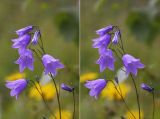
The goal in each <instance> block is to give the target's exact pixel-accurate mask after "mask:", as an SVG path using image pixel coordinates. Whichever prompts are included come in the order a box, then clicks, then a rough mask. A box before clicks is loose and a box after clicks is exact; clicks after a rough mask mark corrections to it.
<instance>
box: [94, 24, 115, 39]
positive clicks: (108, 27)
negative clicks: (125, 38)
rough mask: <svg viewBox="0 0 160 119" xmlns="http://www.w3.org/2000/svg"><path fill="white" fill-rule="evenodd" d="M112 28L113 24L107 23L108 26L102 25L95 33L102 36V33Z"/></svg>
mask: <svg viewBox="0 0 160 119" xmlns="http://www.w3.org/2000/svg"><path fill="white" fill-rule="evenodd" d="M113 28H114V26H112V25H109V26H107V27H104V28H102V29H99V30H97V31H96V34H98V35H100V36H103V35H105V34H106V33H108V32H110V31H112V30H113Z"/></svg>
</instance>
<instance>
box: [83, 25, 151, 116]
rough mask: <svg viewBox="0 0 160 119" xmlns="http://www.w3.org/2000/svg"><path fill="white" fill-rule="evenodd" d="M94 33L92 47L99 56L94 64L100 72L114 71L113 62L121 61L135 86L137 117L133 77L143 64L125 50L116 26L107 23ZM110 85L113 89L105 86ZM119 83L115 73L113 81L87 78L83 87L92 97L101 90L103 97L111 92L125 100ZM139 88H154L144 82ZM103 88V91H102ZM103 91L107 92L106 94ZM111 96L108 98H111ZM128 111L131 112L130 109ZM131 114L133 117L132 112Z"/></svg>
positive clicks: (149, 90)
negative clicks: (96, 36) (95, 35)
mask: <svg viewBox="0 0 160 119" xmlns="http://www.w3.org/2000/svg"><path fill="white" fill-rule="evenodd" d="M96 34H97V35H99V37H98V38H96V39H93V45H92V47H93V48H97V49H98V53H99V58H98V60H97V61H96V64H98V65H99V70H100V73H101V72H104V71H105V70H106V69H109V70H111V71H113V72H114V70H115V67H114V65H115V62H116V61H117V60H120V62H122V65H123V66H121V67H124V71H125V73H126V75H127V76H131V78H132V81H133V84H134V87H135V92H136V95H137V103H138V108H139V117H140V104H139V94H138V90H137V87H136V84H135V81H134V80H135V79H134V78H135V77H136V76H137V73H138V69H142V68H144V67H145V65H144V64H142V63H141V61H140V59H137V58H135V57H133V56H132V55H130V54H127V53H126V52H125V50H124V46H123V41H122V38H121V32H120V29H119V28H118V27H117V26H113V25H109V26H107V27H105V28H102V29H99V30H97V31H96ZM107 83H108V84H107ZM111 85H112V87H113V89H114V90H108V88H105V87H108V86H111ZM120 85H121V84H119V79H118V78H117V76H116V74H115V81H113V80H108V79H96V80H92V81H91V80H89V81H86V84H85V87H86V88H88V89H90V92H89V95H90V96H92V97H95V98H96V99H97V98H98V96H99V94H100V93H101V91H102V92H103V94H102V96H103V97H104V96H108V94H109V95H111V94H113V96H116V98H118V99H122V100H123V101H124V102H125V100H124V95H126V94H127V92H126V93H122V92H121V89H120V88H121V86H120ZM141 88H142V89H144V90H146V91H148V92H153V90H154V89H153V88H152V87H150V86H148V85H147V84H144V83H142V84H141ZM104 89H105V91H103V90H104ZM106 90H107V91H106ZM109 91H112V92H109ZM104 92H108V94H107V93H104ZM116 92H117V93H116ZM116 94H117V95H116ZM113 96H112V97H110V98H113ZM114 98H115V97H114ZM125 104H126V102H125ZM126 105H127V104H126ZM127 108H128V107H127ZM129 112H130V113H131V111H130V110H129ZM131 115H132V116H133V117H135V116H134V115H133V114H132V113H131Z"/></svg>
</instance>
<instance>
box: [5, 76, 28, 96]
mask: <svg viewBox="0 0 160 119" xmlns="http://www.w3.org/2000/svg"><path fill="white" fill-rule="evenodd" d="M27 84H28V81H27V80H26V79H18V80H14V81H6V84H5V86H6V87H7V88H9V89H11V92H10V96H12V97H13V96H15V97H16V99H18V96H19V94H20V93H21V92H22V91H23V90H24V89H25V88H26V87H27Z"/></svg>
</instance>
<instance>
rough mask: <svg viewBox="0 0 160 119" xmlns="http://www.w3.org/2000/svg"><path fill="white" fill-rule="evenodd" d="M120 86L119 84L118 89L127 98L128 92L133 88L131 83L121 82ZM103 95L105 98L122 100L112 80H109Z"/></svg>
mask: <svg viewBox="0 0 160 119" xmlns="http://www.w3.org/2000/svg"><path fill="white" fill-rule="evenodd" d="M119 86H120V89H119ZM119 86H117V89H118V90H119V92H120V91H121V93H122V96H123V97H124V98H125V97H126V96H127V94H128V93H129V92H130V89H131V88H130V86H129V85H127V84H125V83H121V84H119ZM101 95H102V97H103V98H107V99H109V100H121V96H120V95H119V93H118V92H117V90H116V89H115V86H114V85H113V84H112V83H111V82H108V84H107V86H106V87H105V88H104V89H103V91H102V93H101Z"/></svg>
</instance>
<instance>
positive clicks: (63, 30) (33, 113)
mask: <svg viewBox="0 0 160 119" xmlns="http://www.w3.org/2000/svg"><path fill="white" fill-rule="evenodd" d="M78 22H79V19H78V2H77V1H76V0H70V1H66V0H14V1H12V0H0V48H1V50H0V79H1V81H0V82H1V83H0V119H44V118H45V117H46V118H49V117H50V113H49V112H48V110H47V109H46V107H45V106H44V105H43V102H42V101H36V100H34V99H30V97H29V96H28V91H29V87H28V88H27V89H26V90H25V91H24V92H23V93H22V94H21V95H20V96H19V99H18V100H16V99H15V98H14V97H13V98H12V97H10V96H9V89H7V88H6V87H5V86H4V81H5V77H7V76H9V75H10V74H14V73H15V72H18V71H19V67H18V65H16V64H15V63H14V61H16V60H17V58H18V57H19V56H18V52H17V50H16V49H12V48H11V45H12V42H11V39H14V38H16V37H17V35H16V34H15V31H16V30H18V29H20V28H23V27H25V26H28V25H36V26H39V27H40V30H41V34H42V39H43V42H44V47H45V50H46V52H47V53H48V54H51V55H52V56H54V57H55V58H58V59H60V61H61V62H62V63H63V64H64V65H65V69H62V70H60V71H59V72H58V75H57V77H56V82H57V83H59V81H60V82H64V83H66V84H68V85H71V86H73V87H75V93H76V118H78V92H79V91H78V90H79V80H78V77H79V74H78V71H79V64H78V47H79V45H78V43H79V41H78V37H79V36H78V32H79V31H78V27H79V26H78V24H79V23H78ZM42 72H43V67H42V66H41V64H40V62H39V61H38V60H37V59H36V62H35V70H34V72H31V71H29V70H28V69H26V70H25V73H26V78H27V79H33V80H34V79H35V76H36V75H38V76H41V74H42ZM60 100H61V103H62V109H64V110H68V111H70V112H71V113H72V110H73V108H72V107H73V101H72V94H70V93H68V92H65V91H61V97H60ZM56 101H57V99H56V97H54V98H53V99H52V100H50V101H48V102H47V103H48V105H49V106H50V108H51V109H52V110H53V113H54V112H55V111H56V110H57V109H58V106H57V103H56Z"/></svg>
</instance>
